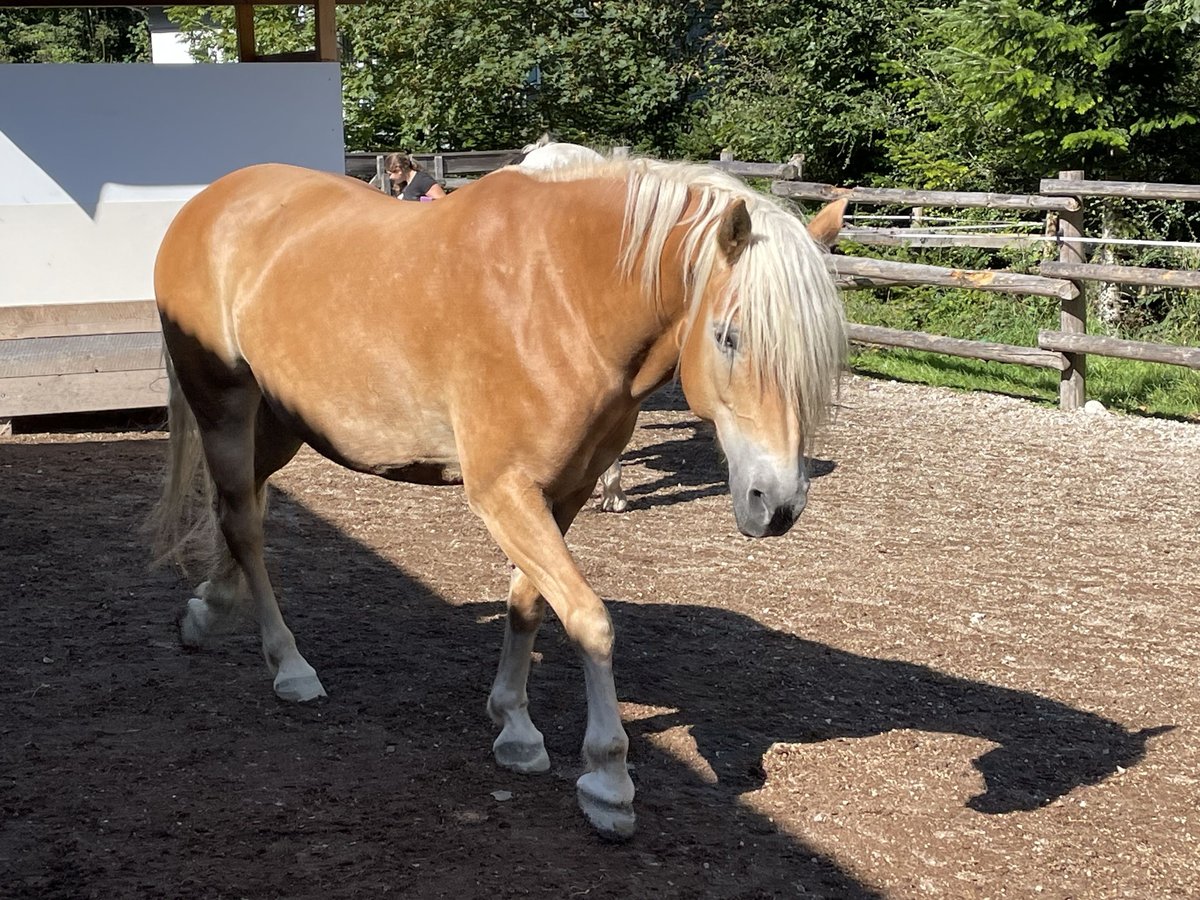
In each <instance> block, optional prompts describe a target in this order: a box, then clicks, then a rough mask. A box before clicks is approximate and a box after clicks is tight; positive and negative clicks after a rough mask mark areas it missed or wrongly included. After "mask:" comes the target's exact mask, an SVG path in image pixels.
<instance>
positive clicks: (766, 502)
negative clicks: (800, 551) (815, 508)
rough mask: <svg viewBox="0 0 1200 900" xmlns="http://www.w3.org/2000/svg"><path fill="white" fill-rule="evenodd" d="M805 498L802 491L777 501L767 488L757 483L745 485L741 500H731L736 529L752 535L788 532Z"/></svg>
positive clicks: (753, 536) (748, 535)
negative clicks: (762, 487) (764, 488)
mask: <svg viewBox="0 0 1200 900" xmlns="http://www.w3.org/2000/svg"><path fill="white" fill-rule="evenodd" d="M805 502H806V495H805V492H804V491H800V492H799V493H798V494H793V495H792V496H790V497H788V498H787V499H786V500H782V502H780V500H776V499H772V497H771V494H770V493H769V492H768V491H764V490H762V489H761V488H758V487H751V488H748V489H747V490H746V495H745V498H744V500H743V502H742V503H738V502H737V499H736V498H735V500H734V504H733V509H734V516H735V517H736V518H737V524H738V530H739V531H741V533H742V534H744V535H745V536H746V537H752V538H763V537H778V536H779V535H781V534H787V533H788V532H789V531H791V528H792V526H793V525H795V524H796V519H798V518H799V517H800V513H801V512H803V511H804V505H805Z"/></svg>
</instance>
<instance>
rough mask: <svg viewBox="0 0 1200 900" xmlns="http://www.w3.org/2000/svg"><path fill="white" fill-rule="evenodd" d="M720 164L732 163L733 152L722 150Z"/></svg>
mask: <svg viewBox="0 0 1200 900" xmlns="http://www.w3.org/2000/svg"><path fill="white" fill-rule="evenodd" d="M721 162H733V151H732V150H722V151H721Z"/></svg>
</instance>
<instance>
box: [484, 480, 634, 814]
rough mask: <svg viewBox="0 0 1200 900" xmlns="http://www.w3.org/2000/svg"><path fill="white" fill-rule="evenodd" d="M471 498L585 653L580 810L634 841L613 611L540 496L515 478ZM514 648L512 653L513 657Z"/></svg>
mask: <svg viewBox="0 0 1200 900" xmlns="http://www.w3.org/2000/svg"><path fill="white" fill-rule="evenodd" d="M584 496H586V494H585V495H584ZM468 497H469V500H470V503H471V508H472V509H474V510H475V511H476V512H477V513H478V514H479V516H480V517H481V518H482V519H483V520H484V522H485V523H486V524H487V527H488V530H489V531H490V532H491V533H492V536H493V537H494V538H495V539H496V542H497V543H498V544H499V545H500V548H501V549H502V550H503V551H504V552H505V553H506V554H507V555H508V558H509V559H510V560H512V562H513V563H514V564H515V565H516V566H517V568H518V569H520V570H521V571H522V572H523V573H524V574H525V575H526V576H527V577H528V578H529V580H530V582H532V584H533V585H534V586H535V587H536V588H537V590H538V591H539V592H540V593H541V595H542V596H543V597H545V598H546V601H547V602H548V603H549V604H550V606H551V607H553V609H554V611H555V613H557V614H558V617H559V619H560V620H561V621H562V623H563V627H564V629H565V630H566V632H567V635H568V637H570V638H571V640H572V642H573V643H574V644H575V646H576V648H577V649H578V651H579V654H580V657H581V658H582V660H583V669H584V677H585V680H586V684H587V704H588V724H587V732H586V734H585V735H584V739H583V760H584V765H585V766H586V768H587V771H586V772H584V773H583V775H581V776H580V778H579V780H578V781H577V782H576V788H577V790H578V797H579V805H580V807H581V808H582V810H583V812H584V815H586V816H587V818H588V820H589V821H590V822H591V823H592V825H594V826H595V827H596V828H597V829H598V830H599V831H600V832H601V833H602V834H605V835H607V836H611V837H620V838H625V837H628V836H629V835H631V834H633V831H634V826H635V816H634V812H633V794H634V789H633V781H632V779H630V777H629V771H628V768H627V767H626V764H625V756H626V753H627V751H628V749H629V738H628V737H627V736H626V734H625V729H624V728H623V727H622V726H621V714H620V710H619V709H618V707H617V690H616V686H615V685H614V683H613V671H612V659H613V627H612V620H611V619H610V618H609V615H608V610H606V609H605V608H604V603H603V601H601V599H600V598H599V597H598V596H597V595H596V592H595V591H593V590H592V588H591V586H590V585H589V584H588V583H587V581H586V580H585V579H584V577H583V575H582V574H581V573H580V571H579V567H578V566H577V565H576V564H575V560H574V559H572V558H571V554H570V551H568V550H567V545H566V542H565V541H564V540H563V535H562V532H561V531H560V528H559V523H558V522H556V520H555V517H554V515H552V513H551V511H550V508H549V506H548V504H547V502H546V498H545V496H544V495H543V494H542V492H541V491H539V490H538V489H537V488H536V487H534V486H533V485H532V484H529V483H528V482H526V481H524V480H523V479H521V478H519V477H515V476H513V477H509V478H504V479H499V480H497V481H496V482H493V483H492V484H490V485H489V486H488V487H486V488H483V489H478V490H472V489H471V488H470V487H468ZM516 649H517V648H516V647H513V648H512V649H511V650H510V651H509V652H510V653H514V655H515V652H516ZM525 665H526V671H527V666H528V663H526V664H525ZM531 724H532V723H531ZM535 730H536V729H535Z"/></svg>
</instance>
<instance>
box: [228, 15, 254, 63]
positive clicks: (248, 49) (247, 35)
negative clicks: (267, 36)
mask: <svg viewBox="0 0 1200 900" xmlns="http://www.w3.org/2000/svg"><path fill="white" fill-rule="evenodd" d="M233 11H234V16H235V17H236V25H237V43H238V59H239V60H240V61H242V62H254V61H255V60H257V59H258V50H257V46H256V44H255V41H254V7H253V6H251V5H250V4H248V3H239V4H238V5H237V6H235V7H234V8H233Z"/></svg>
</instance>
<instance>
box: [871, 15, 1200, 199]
mask: <svg viewBox="0 0 1200 900" xmlns="http://www.w3.org/2000/svg"><path fill="white" fill-rule="evenodd" d="M908 22H909V24H910V25H911V26H912V28H913V30H914V33H915V35H916V42H915V47H916V62H917V66H916V67H915V68H914V69H911V70H910V69H908V68H906V67H905V66H902V65H897V64H893V66H892V68H893V71H895V73H896V76H897V81H896V85H897V87H898V89H899V90H901V91H903V92H905V93H907V95H908V97H909V108H910V111H911V112H912V113H913V116H912V119H911V121H910V123H909V124H908V125H907V126H906V127H904V128H901V129H898V130H896V131H894V132H892V133H891V134H890V135H889V137H888V140H889V145H890V148H891V151H892V159H893V162H894V163H895V165H896V174H897V175H898V177H899V178H900V180H902V181H904V180H908V181H910V182H912V181H914V180H915V181H917V182H920V183H924V184H938V185H952V186H960V185H961V186H968V185H970V186H981V187H990V186H999V185H1009V186H1020V185H1023V184H1025V185H1027V184H1028V183H1029V182H1031V181H1034V180H1035V179H1036V178H1038V177H1042V176H1046V175H1050V174H1052V173H1053V172H1054V171H1056V170H1061V169H1084V170H1086V171H1087V172H1088V173H1089V175H1091V176H1092V177H1102V176H1104V175H1105V174H1107V175H1108V176H1110V177H1122V176H1130V177H1132V176H1133V175H1136V174H1138V173H1139V171H1141V172H1150V171H1153V170H1155V168H1156V167H1157V164H1158V161H1159V160H1160V159H1161V150H1162V149H1164V147H1169V146H1170V142H1168V144H1166V145H1164V144H1162V143H1161V138H1162V136H1163V135H1164V134H1165V133H1176V134H1177V135H1178V136H1179V137H1181V138H1182V139H1183V140H1191V141H1194V140H1195V139H1196V137H1197V136H1200V128H1198V127H1197V123H1198V121H1200V119H1198V116H1200V106H1198V104H1197V100H1198V99H1200V89H1198V88H1200V85H1198V82H1197V77H1196V72H1197V68H1198V65H1200V44H1198V43H1197V40H1196V37H1195V35H1194V34H1193V33H1192V29H1189V28H1187V27H1186V22H1183V21H1181V19H1180V17H1179V15H1178V13H1177V12H1176V11H1174V10H1173V9H1170V8H1165V7H1162V6H1160V7H1158V8H1156V9H1140V8H1138V7H1135V6H1132V5H1130V4H1127V3H1115V4H1114V3H1096V2H1091V3H1088V2H1083V3H1081V2H1078V0H959V2H957V3H954V4H952V5H947V6H944V7H940V8H936V9H927V10H920V11H919V12H917V13H915V14H914V15H912V16H910V17H909V19H908ZM1189 168H1190V169H1191V170H1192V171H1200V169H1197V167H1196V166H1195V164H1194V163H1189Z"/></svg>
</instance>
